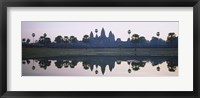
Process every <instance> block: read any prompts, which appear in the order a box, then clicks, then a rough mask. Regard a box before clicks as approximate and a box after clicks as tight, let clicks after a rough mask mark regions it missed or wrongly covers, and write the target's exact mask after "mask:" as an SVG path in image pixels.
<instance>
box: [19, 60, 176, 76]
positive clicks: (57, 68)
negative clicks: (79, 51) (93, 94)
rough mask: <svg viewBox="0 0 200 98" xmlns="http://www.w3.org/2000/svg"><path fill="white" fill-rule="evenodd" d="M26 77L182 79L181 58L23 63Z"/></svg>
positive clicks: (25, 61) (29, 61)
mask: <svg viewBox="0 0 200 98" xmlns="http://www.w3.org/2000/svg"><path fill="white" fill-rule="evenodd" d="M22 76H115V77H116V76H120V77H121V76H131V77H167V76H178V56H147V57H146V56H62V57H43V58H26V59H22Z"/></svg>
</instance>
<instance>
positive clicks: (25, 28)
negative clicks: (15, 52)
mask: <svg viewBox="0 0 200 98" xmlns="http://www.w3.org/2000/svg"><path fill="white" fill-rule="evenodd" d="M21 23H22V24H21V26H22V27H21V31H22V38H29V39H30V40H31V42H32V41H33V40H32V39H33V38H32V33H35V35H36V36H35V38H34V39H35V40H38V39H39V37H40V36H42V35H43V34H44V33H46V34H47V37H50V38H51V41H54V39H55V37H56V36H58V35H61V36H63V37H64V36H71V35H74V36H75V37H77V39H78V40H82V38H83V36H84V35H86V34H87V35H90V32H91V31H92V32H93V34H94V36H95V35H96V34H95V29H98V31H99V32H98V35H100V33H101V29H102V28H104V30H105V33H106V36H107V37H108V34H109V32H110V31H112V33H113V34H114V35H115V39H117V38H121V40H122V41H126V40H127V38H128V37H129V34H128V33H127V32H128V30H129V29H130V30H131V35H132V34H135V33H137V34H139V35H140V36H144V37H145V38H146V39H147V40H150V39H151V38H152V37H153V36H156V33H157V32H160V38H162V39H164V40H166V39H167V35H168V33H170V32H174V33H175V34H176V35H177V36H178V33H179V32H178V30H179V28H178V24H179V22H69V21H66V22H65V21H63V22H62V21H58V22H56V21H50V22H45V21H22V22H21Z"/></svg>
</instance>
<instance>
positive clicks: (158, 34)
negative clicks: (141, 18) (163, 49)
mask: <svg viewBox="0 0 200 98" xmlns="http://www.w3.org/2000/svg"><path fill="white" fill-rule="evenodd" d="M156 35H157V36H158V40H157V45H158V44H159V36H160V32H157V33H156ZM158 46H159V45H158Z"/></svg>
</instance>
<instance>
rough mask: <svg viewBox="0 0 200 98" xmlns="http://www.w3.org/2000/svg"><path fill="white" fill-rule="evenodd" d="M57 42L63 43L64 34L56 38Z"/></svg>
mask: <svg viewBox="0 0 200 98" xmlns="http://www.w3.org/2000/svg"><path fill="white" fill-rule="evenodd" d="M54 41H55V42H56V43H62V42H63V38H62V36H60V35H59V36H57V37H56V38H55V40H54Z"/></svg>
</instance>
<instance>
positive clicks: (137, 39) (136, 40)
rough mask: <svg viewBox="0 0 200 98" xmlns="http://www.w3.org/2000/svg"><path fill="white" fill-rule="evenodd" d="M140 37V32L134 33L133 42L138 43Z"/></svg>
mask: <svg viewBox="0 0 200 98" xmlns="http://www.w3.org/2000/svg"><path fill="white" fill-rule="evenodd" d="M139 38H140V36H139V35H138V34H133V35H132V42H133V43H135V44H137V43H138V42H139ZM135 53H136V47H135ZM135 55H136V54H135Z"/></svg>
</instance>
